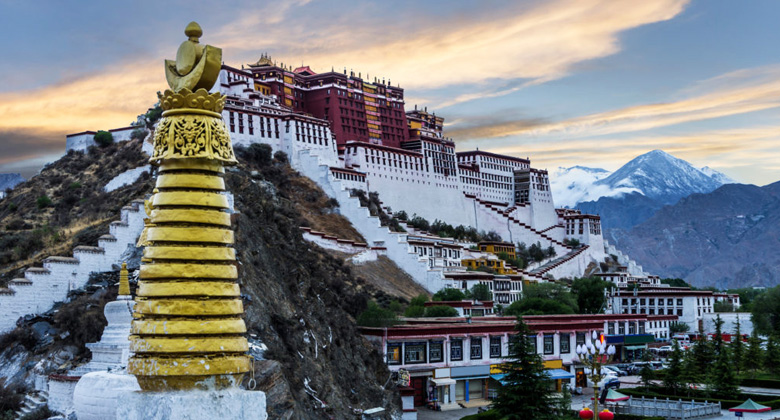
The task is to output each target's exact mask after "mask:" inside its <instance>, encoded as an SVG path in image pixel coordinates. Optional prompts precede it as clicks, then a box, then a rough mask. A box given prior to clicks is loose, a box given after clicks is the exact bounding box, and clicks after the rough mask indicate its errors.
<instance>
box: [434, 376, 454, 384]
mask: <svg viewBox="0 0 780 420" xmlns="http://www.w3.org/2000/svg"><path fill="white" fill-rule="evenodd" d="M431 382H433V384H434V385H436V386H445V385H454V384H455V380H454V379H452V378H431Z"/></svg>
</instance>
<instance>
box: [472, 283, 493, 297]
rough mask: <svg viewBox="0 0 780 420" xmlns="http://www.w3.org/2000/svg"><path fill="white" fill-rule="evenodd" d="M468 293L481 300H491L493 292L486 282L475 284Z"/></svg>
mask: <svg viewBox="0 0 780 420" xmlns="http://www.w3.org/2000/svg"><path fill="white" fill-rule="evenodd" d="M469 295H470V297H471V298H472V299H476V300H481V301H487V300H493V293H491V292H490V288H489V287H488V285H487V284H481V283H480V284H475V285H474V286H473V287H472V288H471V291H470V292H469Z"/></svg>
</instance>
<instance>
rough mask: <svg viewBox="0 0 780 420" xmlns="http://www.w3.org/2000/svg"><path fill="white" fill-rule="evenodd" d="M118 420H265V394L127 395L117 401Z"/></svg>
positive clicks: (128, 393) (245, 392)
mask: <svg viewBox="0 0 780 420" xmlns="http://www.w3.org/2000/svg"><path fill="white" fill-rule="evenodd" d="M115 418H116V419H117V420H119V419H121V420H147V419H155V420H203V419H209V420H216V419H231V420H250V419H251V420H265V419H267V418H268V414H267V413H266V407H265V393H264V392H259V391H246V390H243V389H228V390H219V391H200V390H193V391H175V392H174V391H171V392H141V391H133V392H126V393H124V394H123V395H121V396H120V397H119V399H118V401H117V408H116V417H115Z"/></svg>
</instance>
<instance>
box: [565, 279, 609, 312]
mask: <svg viewBox="0 0 780 420" xmlns="http://www.w3.org/2000/svg"><path fill="white" fill-rule="evenodd" d="M612 287H614V286H613V284H612V283H610V282H608V281H605V280H602V279H600V278H598V277H583V278H577V279H574V281H573V282H572V284H571V291H572V293H574V294H575V295H576V296H577V306H578V307H579V312H580V313H582V314H597V313H599V312H601V307H602V306H603V305H604V290H606V289H611V288H612Z"/></svg>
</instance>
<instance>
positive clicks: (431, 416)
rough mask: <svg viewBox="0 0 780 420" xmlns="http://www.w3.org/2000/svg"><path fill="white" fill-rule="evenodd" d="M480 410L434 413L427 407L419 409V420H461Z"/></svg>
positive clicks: (468, 409) (465, 409)
mask: <svg viewBox="0 0 780 420" xmlns="http://www.w3.org/2000/svg"><path fill="white" fill-rule="evenodd" d="M477 410H478V408H476V407H474V408H463V409H460V410H452V411H432V410H428V409H427V408H425V407H417V420H460V419H461V418H463V417H465V416H468V415H471V414H477Z"/></svg>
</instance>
